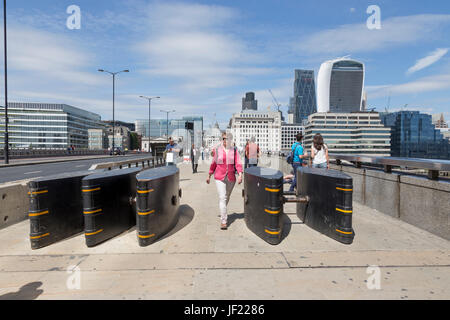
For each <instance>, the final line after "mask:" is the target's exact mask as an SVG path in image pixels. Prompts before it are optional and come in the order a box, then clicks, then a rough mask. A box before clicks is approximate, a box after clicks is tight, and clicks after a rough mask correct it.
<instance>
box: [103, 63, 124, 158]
mask: <svg viewBox="0 0 450 320" xmlns="http://www.w3.org/2000/svg"><path fill="white" fill-rule="evenodd" d="M98 71H100V72H106V73H109V74H111V75H112V76H113V132H112V155H113V156H114V135H115V132H114V131H115V117H114V103H115V101H114V100H115V88H116V74H118V73H121V72H130V71H129V70H128V69H127V70H122V71H118V72H110V71H107V70H103V69H98Z"/></svg>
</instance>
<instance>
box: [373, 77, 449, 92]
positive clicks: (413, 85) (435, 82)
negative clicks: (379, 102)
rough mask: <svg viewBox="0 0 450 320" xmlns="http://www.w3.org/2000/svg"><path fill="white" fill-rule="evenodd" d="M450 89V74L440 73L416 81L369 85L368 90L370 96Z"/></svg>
mask: <svg viewBox="0 0 450 320" xmlns="http://www.w3.org/2000/svg"><path fill="white" fill-rule="evenodd" d="M449 89H450V74H440V75H434V76H429V77H423V78H420V79H417V80H415V81H411V82H407V83H403V84H395V85H382V86H367V87H366V90H367V92H368V95H369V97H370V98H380V97H387V96H389V95H391V96H395V95H397V96H398V95H408V94H415V93H424V92H433V91H439V90H449Z"/></svg>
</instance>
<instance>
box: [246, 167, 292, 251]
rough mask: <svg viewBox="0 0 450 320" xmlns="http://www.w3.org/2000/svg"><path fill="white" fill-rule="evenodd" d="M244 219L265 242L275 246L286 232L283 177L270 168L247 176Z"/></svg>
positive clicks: (254, 169)
mask: <svg viewBox="0 0 450 320" xmlns="http://www.w3.org/2000/svg"><path fill="white" fill-rule="evenodd" d="M244 179H245V180H244V190H243V196H244V219H245V224H246V225H247V227H248V228H249V229H250V230H251V231H252V232H254V233H255V234H256V235H257V236H258V237H260V238H261V239H263V240H264V241H266V242H268V243H270V244H273V245H276V244H279V243H280V242H281V235H282V232H283V218H284V211H283V203H282V195H283V174H282V173H281V172H280V171H276V170H273V169H269V168H261V167H250V168H248V169H246V170H245V172H244Z"/></svg>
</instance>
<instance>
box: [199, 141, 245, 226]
mask: <svg viewBox="0 0 450 320" xmlns="http://www.w3.org/2000/svg"><path fill="white" fill-rule="evenodd" d="M232 138H233V136H232V135H231V134H228V135H227V134H225V133H224V134H223V135H222V140H223V143H222V144H220V145H219V146H218V147H217V148H215V149H214V150H213V161H212V163H211V166H210V168H209V176H208V178H207V179H206V183H208V184H209V182H210V181H211V176H212V174H213V173H214V179H215V180H216V187H217V192H218V193H219V208H220V220H221V225H220V228H221V229H222V230H226V229H227V217H228V216H227V204H228V201H229V200H230V195H231V192H232V191H233V188H234V185H235V183H236V175H235V172H236V171H237V172H238V173H239V176H238V179H237V181H238V184H241V183H242V162H241V157H240V156H239V152H238V151H237V150H236V148H234V147H233V146H232Z"/></svg>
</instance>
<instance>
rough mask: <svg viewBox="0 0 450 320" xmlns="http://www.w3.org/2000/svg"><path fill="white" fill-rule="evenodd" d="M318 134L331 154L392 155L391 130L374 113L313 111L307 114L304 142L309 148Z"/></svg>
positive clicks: (308, 148)
mask: <svg viewBox="0 0 450 320" xmlns="http://www.w3.org/2000/svg"><path fill="white" fill-rule="evenodd" d="M316 133H320V134H321V135H322V137H323V139H324V142H325V144H326V145H327V146H328V150H329V152H330V153H336V154H347V155H370V156H387V157H389V156H390V154H391V130H390V128H388V127H385V126H384V125H383V124H382V122H381V120H380V116H379V114H378V113H377V112H354V113H315V114H312V115H310V116H309V117H308V125H307V126H306V128H305V138H304V145H305V147H306V148H307V150H310V148H311V145H312V141H313V138H314V135H315V134H316Z"/></svg>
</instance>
